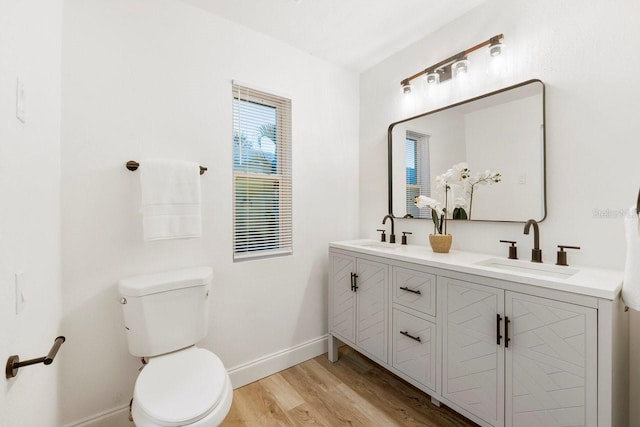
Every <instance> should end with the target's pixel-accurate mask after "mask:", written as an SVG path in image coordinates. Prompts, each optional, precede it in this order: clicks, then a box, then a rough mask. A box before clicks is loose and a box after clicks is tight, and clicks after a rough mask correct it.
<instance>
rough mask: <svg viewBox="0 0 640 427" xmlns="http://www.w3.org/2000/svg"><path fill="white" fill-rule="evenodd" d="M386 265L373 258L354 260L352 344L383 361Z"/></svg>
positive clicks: (385, 350)
mask: <svg viewBox="0 0 640 427" xmlns="http://www.w3.org/2000/svg"><path fill="white" fill-rule="evenodd" d="M388 271H389V267H388V266H387V265H386V264H382V263H379V262H375V261H368V260H363V259H358V262H357V274H358V278H357V282H356V283H357V286H358V289H357V291H356V294H357V298H356V301H357V310H356V312H357V322H356V324H357V333H356V340H357V341H356V344H357V345H358V346H359V347H360V348H361V349H363V350H364V351H366V352H368V353H369V354H370V355H371V356H374V357H376V358H378V359H379V360H380V361H382V362H384V363H387V329H388V326H387V325H388V317H387V307H388V290H389V286H388V282H389V274H388Z"/></svg>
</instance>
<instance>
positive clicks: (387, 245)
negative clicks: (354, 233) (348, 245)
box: [354, 242, 400, 249]
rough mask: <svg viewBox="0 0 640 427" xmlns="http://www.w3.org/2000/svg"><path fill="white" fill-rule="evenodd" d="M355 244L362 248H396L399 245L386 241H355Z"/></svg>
mask: <svg viewBox="0 0 640 427" xmlns="http://www.w3.org/2000/svg"><path fill="white" fill-rule="evenodd" d="M354 245H356V246H362V247H363V248H379V249H398V248H399V247H400V245H397V244H394V243H387V242H357V243H354Z"/></svg>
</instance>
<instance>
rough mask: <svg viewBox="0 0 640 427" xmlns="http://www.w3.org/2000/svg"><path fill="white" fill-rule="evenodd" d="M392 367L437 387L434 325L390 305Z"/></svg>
mask: <svg viewBox="0 0 640 427" xmlns="http://www.w3.org/2000/svg"><path fill="white" fill-rule="evenodd" d="M392 354H393V367H394V368H396V369H398V370H399V371H401V372H403V373H405V374H406V375H408V376H410V377H411V378H413V379H414V380H416V381H418V382H420V383H421V384H423V385H425V386H427V387H429V388H430V389H431V390H435V389H436V325H435V323H431V322H429V321H427V320H424V319H421V318H419V317H416V316H413V315H411V314H408V313H405V312H404V311H401V310H398V309H397V308H394V309H393V353H392Z"/></svg>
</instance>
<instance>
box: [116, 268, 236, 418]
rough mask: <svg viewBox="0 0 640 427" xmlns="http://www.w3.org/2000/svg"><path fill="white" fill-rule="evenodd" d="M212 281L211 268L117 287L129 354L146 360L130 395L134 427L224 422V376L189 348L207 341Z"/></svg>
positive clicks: (213, 359)
mask: <svg viewBox="0 0 640 427" xmlns="http://www.w3.org/2000/svg"><path fill="white" fill-rule="evenodd" d="M212 279H213V272H212V270H211V268H209V267H198V268H189V269H183V270H174V271H168V272H165V273H158V274H149V275H144V276H136V277H130V278H127V279H123V280H121V281H120V282H119V283H118V291H119V293H120V303H121V304H122V311H123V312H124V323H125V329H126V332H127V340H128V343H129V352H130V353H131V354H133V355H134V356H139V357H144V358H146V359H147V360H148V363H147V364H146V365H145V366H144V369H142V372H140V375H138V379H137V380H136V385H135V389H134V392H133V404H132V407H131V413H132V415H133V421H134V423H135V424H136V426H137V427H158V426H189V427H213V426H217V425H219V424H220V423H222V420H224V418H225V417H226V416H227V413H228V412H229V408H230V407H231V400H232V399H233V387H232V385H231V380H230V378H229V374H227V371H226V369H225V368H224V365H223V364H222V362H221V361H220V359H219V358H218V356H216V355H215V354H213V353H212V352H210V351H208V350H205V349H202V348H197V347H196V346H195V345H194V344H195V343H196V342H198V341H199V340H200V339H202V338H203V337H204V336H206V335H207V329H208V325H209V323H208V313H209V301H208V298H209V290H210V287H211V280H212Z"/></svg>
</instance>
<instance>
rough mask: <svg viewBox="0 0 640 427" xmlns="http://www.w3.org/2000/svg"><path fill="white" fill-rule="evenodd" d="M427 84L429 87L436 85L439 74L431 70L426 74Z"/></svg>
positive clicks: (438, 80)
mask: <svg viewBox="0 0 640 427" xmlns="http://www.w3.org/2000/svg"><path fill="white" fill-rule="evenodd" d="M427 83H428V84H430V85H437V84H438V83H440V74H439V73H438V72H437V71H436V70H433V71H431V72H430V73H429V74H427Z"/></svg>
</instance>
